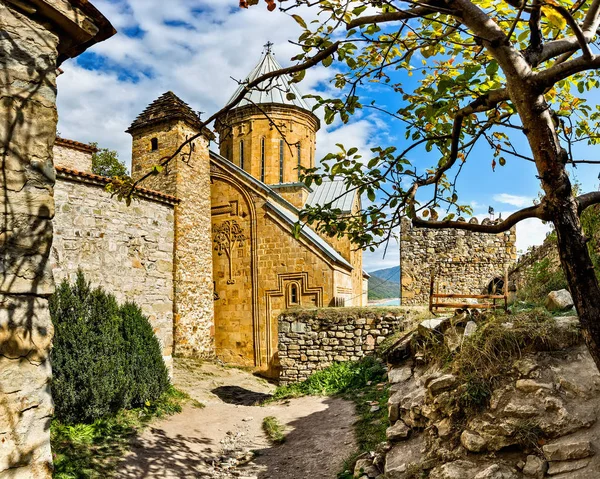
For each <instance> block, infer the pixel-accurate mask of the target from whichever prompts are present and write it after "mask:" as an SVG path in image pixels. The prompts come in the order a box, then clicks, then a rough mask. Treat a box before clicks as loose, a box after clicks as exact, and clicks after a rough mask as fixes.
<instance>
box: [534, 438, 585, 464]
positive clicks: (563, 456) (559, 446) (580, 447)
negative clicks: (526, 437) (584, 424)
mask: <svg viewBox="0 0 600 479" xmlns="http://www.w3.org/2000/svg"><path fill="white" fill-rule="evenodd" d="M542 450H543V451H544V456H546V459H547V460H548V461H569V460H572V459H584V458H586V457H589V456H592V455H593V454H594V450H593V448H592V444H591V443H590V441H573V442H568V441H565V440H562V441H560V442H555V443H553V444H546V445H545V446H543V447H542Z"/></svg>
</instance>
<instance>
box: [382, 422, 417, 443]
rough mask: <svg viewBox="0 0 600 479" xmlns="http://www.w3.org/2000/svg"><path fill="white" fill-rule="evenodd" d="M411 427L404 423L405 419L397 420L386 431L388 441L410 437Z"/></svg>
mask: <svg viewBox="0 0 600 479" xmlns="http://www.w3.org/2000/svg"><path fill="white" fill-rule="evenodd" d="M410 431H411V429H410V428H409V427H408V426H407V425H406V424H404V421H397V422H396V424H394V425H393V426H392V427H388V428H387V430H386V431H385V435H386V437H387V439H388V441H393V442H396V441H402V440H403V439H406V438H408V436H409V435H410Z"/></svg>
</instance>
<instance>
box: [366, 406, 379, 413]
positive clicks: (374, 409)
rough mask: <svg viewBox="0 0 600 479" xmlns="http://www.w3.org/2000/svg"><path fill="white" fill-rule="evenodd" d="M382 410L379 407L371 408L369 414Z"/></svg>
mask: <svg viewBox="0 0 600 479" xmlns="http://www.w3.org/2000/svg"><path fill="white" fill-rule="evenodd" d="M380 409H381V408H380V407H379V406H371V409H369V412H377V411H379V410H380Z"/></svg>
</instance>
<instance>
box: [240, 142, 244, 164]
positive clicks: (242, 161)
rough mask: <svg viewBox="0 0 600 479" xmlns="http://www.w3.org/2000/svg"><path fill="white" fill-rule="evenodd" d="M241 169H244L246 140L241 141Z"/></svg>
mask: <svg viewBox="0 0 600 479" xmlns="http://www.w3.org/2000/svg"><path fill="white" fill-rule="evenodd" d="M240 168H241V169H242V170H243V169H244V140H242V141H240Z"/></svg>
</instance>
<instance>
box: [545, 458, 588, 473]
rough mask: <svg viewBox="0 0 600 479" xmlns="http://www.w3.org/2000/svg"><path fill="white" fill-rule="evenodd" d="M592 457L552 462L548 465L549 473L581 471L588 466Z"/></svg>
mask: <svg viewBox="0 0 600 479" xmlns="http://www.w3.org/2000/svg"><path fill="white" fill-rule="evenodd" d="M589 464H590V459H577V460H575V461H558V462H551V463H550V467H548V475H549V476H555V475H557V474H563V473H565V472H573V471H579V470H580V469H584V468H586V467H588V466H589Z"/></svg>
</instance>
